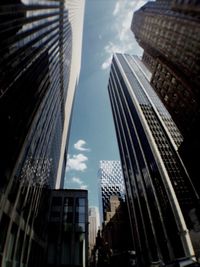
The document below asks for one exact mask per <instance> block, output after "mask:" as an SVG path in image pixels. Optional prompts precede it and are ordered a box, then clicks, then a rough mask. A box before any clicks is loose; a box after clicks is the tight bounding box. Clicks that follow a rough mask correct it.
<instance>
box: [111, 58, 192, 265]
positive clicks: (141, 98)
mask: <svg viewBox="0 0 200 267" xmlns="http://www.w3.org/2000/svg"><path fill="white" fill-rule="evenodd" d="M129 58H130V56H129ZM129 62H130V61H129V60H128V56H127V55H120V54H116V55H115V56H114V58H113V62H112V65H111V72H110V78H109V85H108V91H109V96H110V101H111V107H112V112H113V118H114V123H115V128H116V134H117V140H118V144H119V151H120V156H121V161H122V166H123V173H124V178H125V184H126V191H127V202H128V206H129V211H130V220H131V225H132V230H133V234H134V240H135V246H136V251H137V254H140V253H141V254H142V256H143V257H141V258H140V259H138V260H139V261H141V262H139V266H148V265H150V262H151V261H159V259H160V255H162V256H161V257H162V261H164V262H168V263H169V262H173V261H174V260H175V259H177V258H181V257H185V256H186V255H185V251H184V246H185V243H184V242H183V239H182V237H180V230H179V225H180V221H179V219H180V217H178V216H176V215H175V214H176V209H177V207H176V206H175V204H174V203H175V200H174V197H172V195H173V194H171V193H169V187H168V186H169V184H168V182H167V181H168V178H167V176H166V175H165V174H164V171H165V170H166V171H167V174H168V177H169V179H170V181H171V185H172V186H173V189H174V191H175V194H176V197H177V200H178V202H179V205H180V207H181V210H182V212H183V215H184V218H185V221H186V223H187V226H188V228H190V227H191V221H190V215H189V213H190V211H191V210H192V209H194V208H195V205H196V204H197V196H196V192H195V190H194V188H193V186H192V184H191V182H190V180H189V177H188V176H187V173H186V172H185V169H184V166H183V165H182V162H181V161H180V158H179V156H178V154H177V152H176V148H175V147H174V145H173V143H172V140H171V138H170V136H169V132H168V130H167V127H164V122H163V121H162V116H165V112H164V111H165V108H161V102H160V101H158V99H156V95H154V94H153V95H152V92H151V91H150V90H149V88H146V85H147V84H145V83H144V81H143V79H144V77H143V79H141V77H142V72H141V71H139V69H137V66H135V67H133V66H134V60H133V62H132V65H130V64H129ZM135 64H136V63H135ZM136 65H137V64H136ZM136 69H137V71H136ZM131 76H132V77H131ZM159 108H160V110H161V112H160V113H159V112H158V110H159ZM161 114H162V116H161ZM165 117H166V118H167V119H169V118H170V116H169V114H168V113H166V116H165ZM163 166H165V168H164V167H163ZM163 240H166V242H163ZM185 242H187V241H185ZM172 251H173V253H171V252H172Z"/></svg>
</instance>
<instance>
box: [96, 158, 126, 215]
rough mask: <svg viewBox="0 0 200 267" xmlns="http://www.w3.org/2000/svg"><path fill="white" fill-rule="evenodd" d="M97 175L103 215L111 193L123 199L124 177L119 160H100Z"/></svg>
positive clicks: (107, 206)
mask: <svg viewBox="0 0 200 267" xmlns="http://www.w3.org/2000/svg"><path fill="white" fill-rule="evenodd" d="M98 176H99V179H100V187H101V197H102V204H103V215H104V217H105V214H106V211H107V209H108V208H109V203H110V197H111V196H112V195H117V196H118V197H119V198H120V199H122V200H125V187H124V179H123V174H122V170H121V163H120V161H111V160H103V161H100V169H99V173H98ZM100 201H101V199H100Z"/></svg>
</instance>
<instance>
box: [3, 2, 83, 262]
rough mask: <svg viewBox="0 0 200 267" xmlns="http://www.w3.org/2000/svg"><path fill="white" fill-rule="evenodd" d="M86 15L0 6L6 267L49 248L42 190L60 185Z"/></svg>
mask: <svg viewBox="0 0 200 267" xmlns="http://www.w3.org/2000/svg"><path fill="white" fill-rule="evenodd" d="M83 12H84V1H82V0H74V1H70V0H66V1H48V0H46V1H39V0H36V1H31V0H26V1H25V0H24V1H20V0H6V1H4V0H3V1H1V3H0V73H1V76H0V114H1V115H0V121H1V125H2V127H1V138H0V147H1V153H0V162H1V163H0V164H1V165H0V176H1V179H0V232H1V233H2V232H3V233H4V235H3V237H1V239H0V248H1V249H0V261H2V265H3V266H4V265H5V264H12V262H16V264H18V265H22V264H32V265H31V266H33V263H30V262H29V255H30V251H33V250H36V251H39V250H40V251H42V250H43V249H44V247H45V244H44V241H45V238H43V235H41V234H40V231H41V229H42V227H39V226H37V227H36V221H37V225H39V220H38V218H39V215H40V214H41V213H42V212H41V206H42V205H43V204H42V199H43V196H44V195H45V194H46V193H44V188H46V187H50V188H55V186H56V187H60V185H62V184H63V176H62V172H63V171H64V169H65V164H63V162H64V154H65V153H64V152H65V145H66V142H67V139H68V130H69V122H70V117H71V109H72V104H73V96H74V90H75V87H76V83H77V80H78V75H79V71H80V53H81V39H82V26H83V25H82V24H83V21H82V19H83ZM47 198H48V197H47ZM43 217H45V216H43ZM41 219H43V218H42V217H41ZM11 236H12V238H13V239H11ZM37 236H38V238H37ZM13 240H14V241H13ZM10 242H12V243H10ZM31 244H32V247H33V250H32V248H30V246H31ZM41 245H42V247H41ZM38 246H39V248H38V249H37V247H38ZM25 248H28V251H26V249H25ZM9 249H10V252H9ZM37 259H38V261H39V257H38V258H37ZM35 264H36V265H37V266H39V262H38V263H35ZM0 265H1V264H0Z"/></svg>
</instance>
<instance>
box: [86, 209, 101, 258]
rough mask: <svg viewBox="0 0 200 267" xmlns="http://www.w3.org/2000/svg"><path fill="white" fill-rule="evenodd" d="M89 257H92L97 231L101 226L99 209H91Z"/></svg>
mask: <svg viewBox="0 0 200 267" xmlns="http://www.w3.org/2000/svg"><path fill="white" fill-rule="evenodd" d="M88 215H89V229H88V230H89V240H88V241H89V256H91V255H92V250H93V249H94V246H95V243H96V237H97V230H98V226H99V218H98V210H97V207H91V208H89V214H88Z"/></svg>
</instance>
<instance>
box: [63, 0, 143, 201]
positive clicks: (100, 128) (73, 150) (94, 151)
mask: <svg viewBox="0 0 200 267" xmlns="http://www.w3.org/2000/svg"><path fill="white" fill-rule="evenodd" d="M146 2H147V1H146V0H118V1H117V0H86V6H85V19H84V32H83V50H82V67H81V75H80V81H79V85H78V88H77V91H76V97H75V103H74V111H73V117H72V126H71V134H70V140H69V147H68V161H67V167H66V173H65V188H82V189H87V190H88V194H89V205H90V206H98V205H99V196H98V185H99V181H98V178H97V173H98V170H99V161H100V160H119V151H118V146H117V142H116V135H115V129H114V124H113V119H112V113H111V107H110V102H109V97H108V91H107V85H108V79H109V71H110V62H111V58H112V54H113V53H115V52H120V53H129V54H135V55H138V56H141V55H142V49H141V48H140V47H139V46H138V44H137V42H136V40H135V38H134V35H133V33H132V32H131V30H130V25H131V19H132V16H133V12H134V11H135V10H137V9H138V8H140V7H141V6H142V5H144V4H145V3H146Z"/></svg>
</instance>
